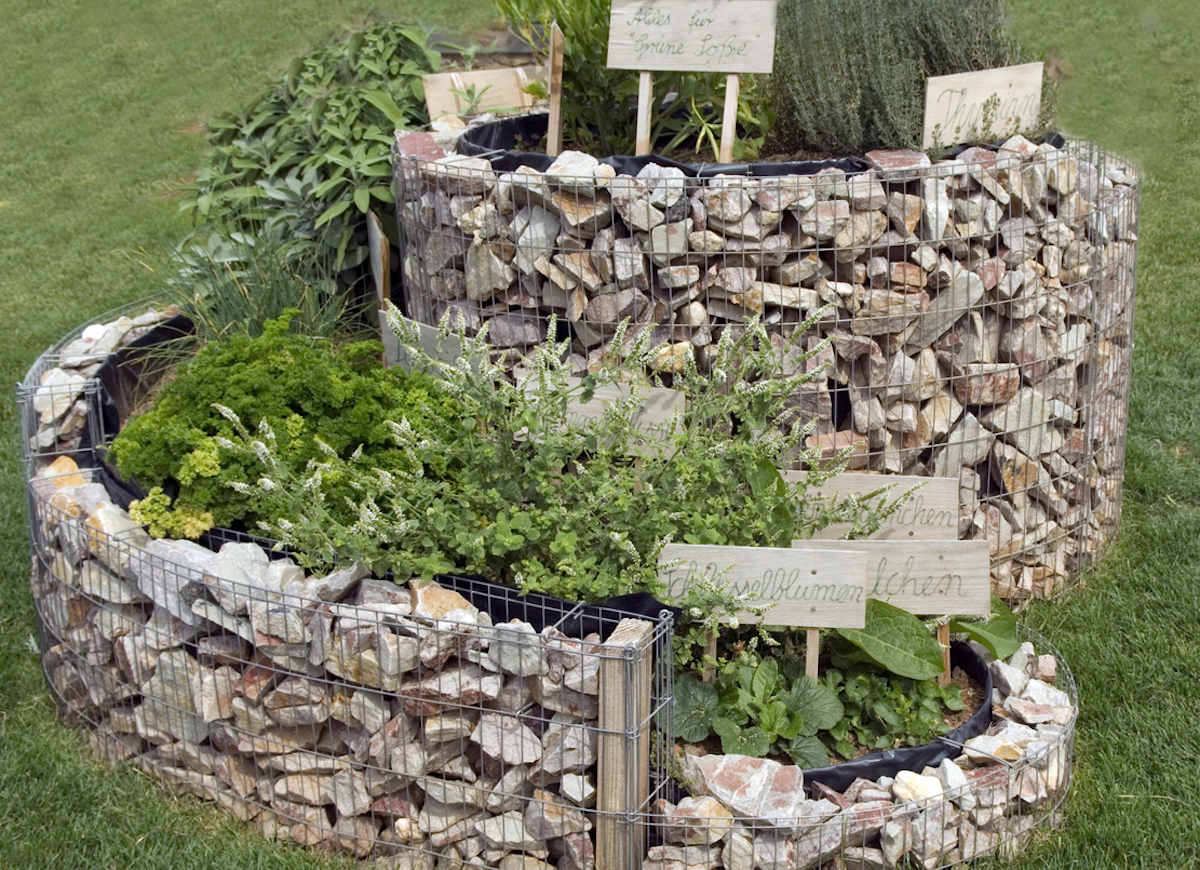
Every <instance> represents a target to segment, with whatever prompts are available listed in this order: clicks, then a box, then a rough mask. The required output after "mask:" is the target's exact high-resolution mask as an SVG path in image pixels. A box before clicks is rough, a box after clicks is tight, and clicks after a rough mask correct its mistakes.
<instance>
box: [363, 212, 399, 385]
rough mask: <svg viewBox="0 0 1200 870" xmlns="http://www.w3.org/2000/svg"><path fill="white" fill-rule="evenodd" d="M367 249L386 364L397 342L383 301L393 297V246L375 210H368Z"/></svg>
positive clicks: (384, 362)
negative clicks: (389, 324) (385, 315)
mask: <svg viewBox="0 0 1200 870" xmlns="http://www.w3.org/2000/svg"><path fill="white" fill-rule="evenodd" d="M367 249H368V250H369V251H370V255H371V275H372V276H373V277H374V279H375V310H376V311H377V312H379V314H378V317H379V335H380V338H381V339H382V340H383V346H384V348H385V350H384V352H383V364H384V365H385V366H386V365H387V361H388V352H387V350H386V348H388V347H393V348H394V347H395V344H396V337H395V336H394V335H392V331H391V329H390V328H389V327H388V324H387V321H386V320H385V319H384V316H383V309H384V304H383V303H384V302H387V301H388V300H390V299H391V298H392V267H391V259H392V248H391V245H390V243H389V242H388V239H387V236H386V235H385V234H384V232H383V222H382V221H380V220H379V215H377V214H375V212H373V211H371V212H367Z"/></svg>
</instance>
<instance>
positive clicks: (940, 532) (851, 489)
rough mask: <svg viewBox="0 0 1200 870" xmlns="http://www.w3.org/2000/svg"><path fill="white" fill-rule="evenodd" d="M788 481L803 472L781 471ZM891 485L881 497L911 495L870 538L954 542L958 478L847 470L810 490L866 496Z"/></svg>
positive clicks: (832, 529) (837, 531) (828, 536)
mask: <svg viewBox="0 0 1200 870" xmlns="http://www.w3.org/2000/svg"><path fill="white" fill-rule="evenodd" d="M782 474H783V479H784V480H787V481H795V480H803V479H804V472H802V471H790V470H789V471H784V472H782ZM884 486H891V487H892V489H891V491H890V492H889V493H888V494H887V495H886V496H884V498H885V499H886V500H887V501H889V502H890V501H894V500H895V499H897V498H900V497H901V496H903V495H904V494H905V493H906V492H910V493H911V494H910V495H909V496H908V498H906V499H905V500H904V503H903V504H902V505H901V506H900V507H899V508H898V509H897V510H896V511H895V512H894V513H893V514H892V515H891V516H890V517H888V518H887V519H886V520H885V521H884V523H883V525H882V526H881V527H880V529H879V530H878V531H877V532H875V533H874V534H873V535H871V537H870V540H872V541H957V540H958V478H950V477H914V476H904V475H898V474H887V475H883V474H855V473H852V472H846V473H844V474H836V475H834V476H833V477H831V478H830V479H829V480H828V481H827V482H826V483H825V484H824V485H823V486H819V487H816V488H814V489H811V490H809V491H810V492H813V493H816V494H819V495H822V496H825V497H826V498H833V497H834V496H837V495H866V494H867V493H871V492H874V491H875V490H877V489H879V488H881V487H884ZM849 528H850V525H849V523H836V524H834V525H830V526H827V527H825V528H824V529H821V530H820V531H819V532H816V533H815V534H814V535H813V540H817V541H832V540H837V539H839V538H841V537H842V536H843V535H845V534H846V532H847V531H848V530H849Z"/></svg>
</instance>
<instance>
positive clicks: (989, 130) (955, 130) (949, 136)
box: [922, 63, 1043, 148]
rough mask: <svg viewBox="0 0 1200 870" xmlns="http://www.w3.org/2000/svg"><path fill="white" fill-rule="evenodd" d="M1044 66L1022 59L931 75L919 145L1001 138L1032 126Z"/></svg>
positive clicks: (1038, 110) (1039, 96)
mask: <svg viewBox="0 0 1200 870" xmlns="http://www.w3.org/2000/svg"><path fill="white" fill-rule="evenodd" d="M1042 66H1043V65H1042V64H1041V63H1026V64H1021V65H1020V66H1006V67H1000V68H999V69H985V70H979V71H977V72H969V73H959V74H957V75H952V76H933V77H932V78H930V79H929V80H928V82H927V83H926V87H925V134H924V144H923V145H922V147H924V148H932V147H934V145H935V144H936V145H943V146H949V145H957V144H958V143H960V142H977V141H983V140H988V139H1005V138H1007V137H1009V136H1011V135H1013V134H1014V133H1017V132H1019V131H1021V130H1022V129H1026V128H1029V127H1032V126H1034V124H1035V123H1036V122H1037V117H1038V113H1039V112H1040V111H1041V110H1042ZM989 100H992V103H993V105H992V107H991V108H990V109H989V107H988V106H987V105H986V104H987V102H988V101H989Z"/></svg>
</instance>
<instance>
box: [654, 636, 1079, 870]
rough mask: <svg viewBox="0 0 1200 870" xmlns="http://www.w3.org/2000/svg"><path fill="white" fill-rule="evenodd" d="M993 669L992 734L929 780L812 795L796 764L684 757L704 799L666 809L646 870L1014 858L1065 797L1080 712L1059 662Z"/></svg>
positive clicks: (1029, 652)
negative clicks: (1059, 680) (1058, 682)
mask: <svg viewBox="0 0 1200 870" xmlns="http://www.w3.org/2000/svg"><path fill="white" fill-rule="evenodd" d="M990 667H991V670H992V674H993V677H994V684H995V687H996V688H995V690H994V691H995V698H994V703H995V707H994V710H995V714H996V715H995V722H994V724H993V726H992V727H991V728H990V729H989V730H988V732H987V733H986V734H983V735H980V736H979V737H975V738H972V739H971V740H969V741H967V743H966V744H965V746H966V748H965V749H964V750H963V754H962V755H961V756H959V757H958V758H956V759H950V758H947V759H946V760H944V761H943V762H942V763H941V764H940V765H938V766H937V767H936V768H935V767H927V768H925V769H924V770H923V771H921V772H919V773H918V772H915V771H902V772H900V773H899V774H897V775H896V776H895V777H881V778H879V779H878V780H875V781H870V780H867V779H862V778H860V779H857V780H855V781H854V782H853V783H852V784H851V785H850V787H849V788H847V789H846V790H845V792H838V791H834V790H833V789H831V788H828V787H826V786H823V785H821V784H819V783H814V784H813V785H812V787H811V793H812V794H811V797H808V796H806V794H805V791H804V775H803V773H802V771H801V770H800V769H799V768H798V767H795V766H793V765H784V764H780V763H778V762H775V761H771V760H769V759H762V758H748V757H746V756H741V755H690V754H685V755H683V756H682V759H681V760H682V768H683V780H684V781H685V782H687V783H688V784H689V785H690V787H691V788H692V791H693V793H694V794H693V796H692V797H687V798H684V799H683V800H681V801H680V802H679V803H678V804H674V805H673V804H670V803H667V802H666V801H659V802H658V804H657V806H656V809H657V811H658V813H659V819H660V821H659V826H660V829H661V831H662V834H663V844H662V845H658V846H654V847H652V848H651V849H650V851H649V855H648V857H647V860H646V862H645V864H643V867H645V868H654V870H667V868H670V870H717V868H724V870H803V868H816V867H820V866H823V865H825V862H827V861H830V860H831V859H834V858H840V859H841V861H842V862H843V865H844V866H851V867H861V868H869V870H890V868H894V867H897V866H900V865H902V864H903V865H904V866H910V864H911V866H917V867H928V868H933V867H943V866H950V865H952V864H956V863H959V862H963V861H969V860H972V859H974V858H975V857H977V856H979V855H984V854H986V853H989V852H993V851H996V850H1002V851H1003V852H1004V853H1006V854H1011V853H1012V851H1015V850H1016V849H1018V848H1019V847H1020V845H1021V843H1022V842H1023V840H1024V838H1025V837H1026V836H1027V835H1028V834H1029V832H1030V831H1031V830H1032V828H1033V827H1034V826H1035V825H1036V824H1037V823H1038V822H1040V821H1042V820H1043V819H1045V818H1047V817H1048V816H1050V815H1051V814H1052V813H1053V812H1054V810H1055V808H1056V807H1057V806H1058V803H1059V801H1060V800H1061V798H1062V796H1063V795H1064V794H1065V792H1066V788H1067V784H1068V778H1069V774H1070V770H1069V763H1070V750H1071V736H1072V732H1073V728H1074V721H1075V708H1074V706H1073V704H1072V700H1071V697H1070V696H1069V695H1068V693H1067V692H1065V691H1063V690H1062V689H1060V688H1057V687H1056V686H1055V685H1054V682H1055V679H1056V676H1057V661H1056V659H1055V658H1054V656H1052V655H1043V656H1038V655H1036V653H1035V652H1034V650H1033V647H1032V645H1030V644H1025V645H1023V646H1022V648H1021V649H1020V650H1019V651H1018V652H1017V653H1016V654H1015V655H1014V656H1013V657H1012V658H1011V659H1010V660H1009V661H1007V662H1004V661H996V662H993V663H992V664H991V666H990ZM906 856H907V859H906ZM906 860H909V861H910V863H909V864H905V863H904V862H905V861H906ZM839 866H842V865H839Z"/></svg>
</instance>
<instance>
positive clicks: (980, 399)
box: [395, 137, 1139, 599]
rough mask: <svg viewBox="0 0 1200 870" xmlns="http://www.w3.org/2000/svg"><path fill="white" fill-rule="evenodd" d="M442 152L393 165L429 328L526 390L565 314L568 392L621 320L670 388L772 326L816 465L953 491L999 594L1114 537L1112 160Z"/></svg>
mask: <svg viewBox="0 0 1200 870" xmlns="http://www.w3.org/2000/svg"><path fill="white" fill-rule="evenodd" d="M398 141H399V142H401V143H402V142H403V141H404V140H398ZM438 153H439V152H438V151H436V149H434V150H430V149H429V148H428V146H427V147H426V150H425V151H423V152H421V153H420V154H417V153H407V152H406V150H405V146H404V145H403V144H398V145H397V148H396V150H395V168H396V186H397V194H398V195H397V203H398V205H397V212H398V217H399V222H400V226H401V230H402V237H403V242H402V247H403V250H402V254H403V257H402V262H403V275H404V280H405V287H406V303H407V306H408V309H409V311H408V313H409V315H410V316H412V317H414V318H415V319H417V320H420V321H422V322H424V323H427V324H436V323H439V322H440V321H441V320H442V318H443V317H446V316H448V317H449V319H450V322H451V323H452V325H454V326H459V325H461V326H462V327H464V328H465V329H466V330H467V331H468V332H470V333H474V332H476V331H477V330H479V329H480V328H481V327H482V326H483V324H484V323H487V324H488V335H489V339H490V341H491V343H492V344H493V345H494V346H495V348H496V352H497V353H498V354H506V355H507V356H508V357H509V358H510V360H511V361H512V368H513V371H514V373H519V371H520V366H521V362H520V358H521V356H522V355H524V354H525V353H527V352H528V351H529V349H530V348H531V347H532V346H533V345H535V344H537V343H539V342H542V341H544V340H545V339H546V338H548V337H549V336H547V329H548V325H549V322H550V317H551V315H553V316H554V317H555V322H556V324H557V330H558V334H557V335H555V336H553V338H555V339H557V340H563V339H566V338H569V339H570V340H571V345H570V347H571V349H570V360H569V361H570V363H571V366H572V368H573V370H574V371H575V372H576V373H578V374H582V373H584V372H585V371H586V370H587V369H588V368H589V367H591V366H594V365H596V364H597V362H598V361H599V360H600V359H602V358H604V357H605V355H606V352H607V350H608V347H609V342H610V341H611V339H612V338H613V335H614V333H615V331H616V327H617V325H618V324H619V323H620V322H621V321H623V320H625V319H629V320H630V321H632V323H633V324H635V326H636V327H637V328H640V329H649V330H652V332H653V341H654V343H655V345H656V346H657V347H658V348H659V352H658V354H657V357H656V361H655V368H656V369H657V373H658V374H659V375H660V376H662V377H664V378H665V379H666V380H667V381H668V382H669V381H670V378H671V374H672V372H673V371H678V370H679V369H678V367H679V366H680V365H682V360H683V359H685V358H686V357H692V358H693V359H694V360H695V361H696V363H697V365H698V367H699V368H700V370H701V371H707V369H708V366H709V364H710V362H711V360H712V358H713V355H714V352H715V347H716V343H717V341H718V340H719V338H720V336H721V334H722V333H723V332H725V331H726V330H738V329H741V328H744V324H745V323H746V322H747V321H748V320H749V319H750V318H754V317H759V318H761V319H762V321H763V322H764V323H765V324H766V326H767V328H768V331H769V333H770V335H771V340H772V341H773V342H775V343H777V345H778V347H779V348H780V371H781V372H784V373H793V372H795V371H796V370H797V368H798V367H799V366H801V365H804V366H805V367H807V368H808V369H809V370H815V369H816V367H818V366H820V367H824V370H825V373H826V375H827V377H823V378H818V379H817V380H815V381H814V382H812V383H810V384H807V385H804V387H803V388H801V389H800V390H799V391H798V392H797V394H796V395H795V396H794V397H793V399H792V402H791V403H792V405H793V407H794V409H795V410H796V411H797V413H798V414H800V415H801V416H803V417H805V418H813V419H815V420H816V428H815V430H814V432H813V433H812V435H811V436H810V438H809V440H808V444H807V446H808V447H812V448H817V449H819V450H820V451H821V453H822V455H824V456H826V457H832V456H833V455H835V454H836V453H837V452H838V451H839V450H841V449H843V448H852V450H853V452H852V455H851V457H850V470H852V471H866V472H877V473H895V474H906V475H936V476H942V477H952V478H955V477H956V478H958V480H959V483H960V489H961V499H960V508H961V509H960V517H959V536H960V537H961V538H963V539H977V540H987V541H989V542H990V543H991V556H992V562H993V578H994V583H995V587H996V591H997V592H998V593H999V594H1001V595H1002V596H1003V597H1005V598H1008V599H1023V598H1027V597H1030V596H1043V595H1049V594H1052V593H1053V591H1054V590H1055V589H1056V588H1058V587H1059V586H1061V585H1062V584H1063V583H1064V581H1065V580H1066V579H1067V577H1068V574H1069V572H1070V571H1072V570H1073V569H1075V568H1077V567H1079V566H1080V565H1081V564H1083V563H1084V562H1085V561H1086V560H1087V559H1089V558H1091V557H1092V556H1094V555H1095V554H1096V553H1098V552H1099V550H1100V548H1101V547H1102V546H1103V544H1104V542H1105V541H1106V540H1107V539H1108V538H1109V537H1110V536H1111V533H1112V531H1113V528H1114V526H1115V523H1116V521H1117V519H1118V518H1119V513H1120V490H1121V482H1122V471H1121V468H1122V464H1123V459H1124V437H1125V428H1126V418H1127V413H1126V409H1127V402H1128V388H1129V371H1130V354H1131V349H1132V341H1131V335H1132V333H1131V330H1132V312H1133V305H1132V301H1133V293H1134V287H1135V256H1136V241H1137V220H1138V205H1139V184H1138V176H1137V172H1136V171H1135V170H1133V169H1131V168H1130V167H1129V166H1128V165H1126V164H1124V163H1122V162H1121V161H1119V160H1117V159H1116V158H1114V157H1113V156H1111V155H1109V154H1107V153H1105V152H1104V151H1102V150H1100V149H1097V148H1094V147H1090V146H1088V145H1086V144H1081V143H1075V142H1068V143H1065V144H1064V145H1063V146H1062V147H1061V148H1056V147H1054V146H1053V145H1050V144H1043V145H1034V144H1033V143H1031V142H1029V141H1028V140H1025V139H1023V138H1021V137H1016V138H1014V139H1012V140H1010V141H1009V142H1008V143H1005V145H1004V146H1003V147H1002V148H1001V149H1000V150H999V151H991V150H987V149H983V148H971V149H968V150H966V151H964V152H962V153H961V154H959V155H958V156H957V157H956V158H954V159H951V160H946V161H942V162H939V163H936V164H933V165H929V163H928V160H927V159H926V158H925V157H924V155H919V156H918V157H916V158H915V157H914V156H913V155H912V154H911V153H907V152H900V153H890V152H885V153H875V154H873V159H874V160H875V163H876V168H874V169H872V170H870V171H868V172H864V173H861V174H851V175H847V174H846V173H844V172H842V171H841V170H839V169H829V170H825V171H822V172H820V173H818V174H816V175H811V176H802V175H784V176H776V177H754V176H750V175H738V176H733V175H715V176H712V177H707V178H697V177H691V176H688V175H685V173H684V172H683V171H682V170H681V169H679V168H677V167H670V166H660V165H657V164H654V163H649V164H647V165H646V166H645V167H644V168H643V169H642V170H640V171H639V172H638V174H637V175H636V176H631V175H618V174H616V173H615V172H614V170H613V169H612V167H609V166H607V165H605V164H602V163H599V162H597V161H595V160H592V159H591V158H588V157H587V156H586V155H582V154H578V153H569V154H567V155H563V156H562V157H560V158H558V159H557V160H556V161H555V162H554V164H552V165H551V166H550V167H549V168H548V169H547V170H546V171H545V172H540V171H538V170H536V169H533V168H531V167H528V166H523V167H520V168H518V169H517V170H515V171H511V172H502V171H496V170H494V169H492V167H491V164H490V163H489V162H488V161H487V160H485V159H483V158H479V157H464V156H461V155H446V156H442V157H437V156H436V155H437V154H438ZM819 312H823V313H821V315H820V319H819V321H818V322H817V323H816V325H815V326H813V327H811V328H809V329H807V330H805V331H801V325H802V324H803V323H804V322H805V320H806V318H808V317H809V316H810V315H815V314H817V313H819ZM795 350H804V351H817V352H818V355H817V356H816V358H815V359H812V360H810V361H808V362H805V363H801V362H799V361H798V355H797V354H796V353H795Z"/></svg>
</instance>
